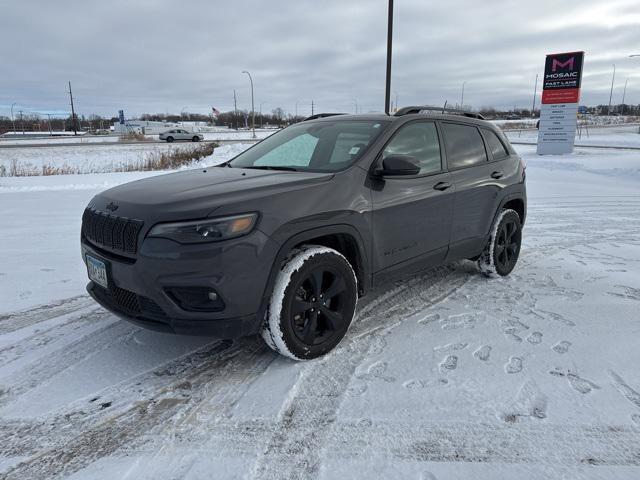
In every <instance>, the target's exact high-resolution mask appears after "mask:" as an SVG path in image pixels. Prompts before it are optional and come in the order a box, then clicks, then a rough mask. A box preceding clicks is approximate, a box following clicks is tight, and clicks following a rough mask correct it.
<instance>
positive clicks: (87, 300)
mask: <svg viewBox="0 0 640 480" xmlns="http://www.w3.org/2000/svg"><path fill="white" fill-rule="evenodd" d="M94 305H95V302H94V301H93V300H92V299H91V297H89V296H88V295H80V296H77V297H71V298H67V299H64V300H60V301H59V302H57V303H52V304H48V305H40V306H38V307H35V308H32V309H30V310H25V311H22V312H15V313H7V314H2V315H0V335H4V334H6V333H10V332H14V331H16V330H19V329H21V328H25V327H28V326H31V325H35V324H37V323H41V322H45V321H47V320H51V319H54V318H57V317H62V316H63V315H67V314H69V313H73V312H76V311H78V310H81V309H83V308H87V307H91V306H94Z"/></svg>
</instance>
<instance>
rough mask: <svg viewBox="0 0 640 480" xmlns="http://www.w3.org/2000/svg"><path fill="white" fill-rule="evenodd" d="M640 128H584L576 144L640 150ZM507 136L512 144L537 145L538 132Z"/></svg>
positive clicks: (520, 132)
mask: <svg viewBox="0 0 640 480" xmlns="http://www.w3.org/2000/svg"><path fill="white" fill-rule="evenodd" d="M639 132H640V126H639V125H620V126H608V127H588V129H587V128H584V127H583V128H582V131H581V132H579V133H578V132H577V133H576V138H575V144H576V145H583V146H592V145H593V146H612V147H620V148H626V147H632V148H640V133H639ZM505 134H506V135H507V137H508V138H509V140H511V141H512V142H525V143H536V142H537V141H538V130H521V131H519V130H511V131H505Z"/></svg>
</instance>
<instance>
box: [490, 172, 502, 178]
mask: <svg viewBox="0 0 640 480" xmlns="http://www.w3.org/2000/svg"><path fill="white" fill-rule="evenodd" d="M503 175H504V174H503V173H502V172H493V173H492V174H491V178H502V176H503Z"/></svg>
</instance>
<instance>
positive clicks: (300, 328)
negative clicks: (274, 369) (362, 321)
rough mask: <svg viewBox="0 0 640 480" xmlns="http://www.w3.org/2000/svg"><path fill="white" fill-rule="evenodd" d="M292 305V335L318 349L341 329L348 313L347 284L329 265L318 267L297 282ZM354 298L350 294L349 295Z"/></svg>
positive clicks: (349, 319)
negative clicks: (317, 346)
mask: <svg viewBox="0 0 640 480" xmlns="http://www.w3.org/2000/svg"><path fill="white" fill-rule="evenodd" d="M295 292H296V293H295V296H294V298H293V300H292V303H291V308H290V311H289V313H290V315H291V322H292V327H293V331H294V333H295V335H296V337H297V338H298V340H300V341H301V342H303V343H304V344H305V345H308V346H314V345H320V344H322V343H324V342H326V341H328V340H330V339H331V337H332V336H333V335H335V334H336V332H340V331H342V330H343V329H344V323H345V317H346V316H347V315H349V316H348V318H347V321H348V322H350V321H351V316H350V314H349V312H348V311H347V307H348V306H349V303H350V302H348V301H347V298H346V297H347V293H348V292H347V284H346V282H345V279H344V277H343V276H342V275H341V274H340V273H339V272H338V271H336V270H335V269H333V268H331V266H328V265H319V266H317V267H316V268H314V269H313V270H311V271H310V272H308V274H307V275H305V277H304V278H302V279H301V280H300V281H299V282H298V286H297V288H296V290H295ZM350 295H351V296H352V295H353V294H352V293H351V294H350Z"/></svg>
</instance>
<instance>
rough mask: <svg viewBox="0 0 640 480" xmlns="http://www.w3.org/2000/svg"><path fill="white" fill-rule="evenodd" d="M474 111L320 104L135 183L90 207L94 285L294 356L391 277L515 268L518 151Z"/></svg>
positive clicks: (318, 351) (110, 300) (115, 304)
mask: <svg viewBox="0 0 640 480" xmlns="http://www.w3.org/2000/svg"><path fill="white" fill-rule="evenodd" d="M478 117H479V115H474V114H468V113H462V112H459V113H455V114H437V115H434V114H431V113H430V111H429V110H428V109H426V107H407V108H404V109H401V110H400V111H398V112H397V113H396V114H395V115H393V116H387V115H383V114H375V115H335V114H324V115H316V116H314V117H310V118H309V119H307V120H306V121H304V122H301V123H298V124H295V125H292V126H290V127H288V128H285V129H284V130H282V131H280V132H278V133H276V134H274V135H272V136H270V137H268V138H267V139H265V140H263V141H261V142H259V143H257V144H256V145H254V146H253V147H252V148H250V149H248V150H246V151H245V152H243V153H241V154H240V155H238V156H237V157H235V158H234V159H233V160H230V161H228V162H226V163H224V164H222V165H219V166H216V167H208V168H205V169H197V170H189V171H183V172H178V173H172V174H168V175H160V176H156V177H151V178H147V179H144V180H139V181H136V182H131V183H128V184H125V185H121V186H119V187H115V188H112V189H110V190H107V191H105V192H103V193H101V194H99V195H97V196H96V197H94V198H93V199H92V200H91V202H90V204H89V205H88V207H87V208H86V210H85V212H84V215H83V219H82V257H83V259H84V261H85V263H86V265H87V269H88V272H89V278H90V280H91V281H90V282H89V284H88V286H87V290H88V291H89V293H90V294H91V296H92V297H93V298H94V299H95V300H96V301H97V302H98V303H100V304H101V305H102V306H104V307H105V308H107V309H108V310H110V311H112V312H114V313H115V314H117V315H119V316H121V317H122V318H124V319H126V320H129V321H131V322H133V323H136V324H138V325H142V326H144V327H148V328H153V329H157V330H163V331H167V332H173V333H180V334H198V335H211V336H216V337H219V338H235V337H239V336H244V335H251V334H255V333H261V334H262V337H263V338H264V339H265V341H266V342H267V343H268V344H269V346H271V347H272V348H273V349H275V350H276V351H278V352H280V353H282V354H284V355H287V356H289V357H292V358H294V359H310V358H315V357H318V356H319V355H322V354H324V353H326V352H328V351H329V350H331V349H332V348H333V347H335V346H336V345H337V344H338V343H339V342H340V340H341V339H342V338H343V336H344V335H345V333H346V332H347V329H348V328H349V324H350V323H351V321H352V319H353V316H354V313H355V309H356V301H357V298H358V297H359V296H362V295H364V294H365V293H366V292H367V290H369V289H370V288H371V287H372V286H373V285H375V284H376V283H378V282H381V281H382V279H383V278H385V277H387V278H388V277H389V276H396V275H408V274H411V273H412V272H416V271H419V270H424V269H427V268H431V267H434V266H436V265H439V264H443V263H446V262H453V261H456V260H461V259H471V260H473V261H476V262H478V264H479V268H480V270H481V271H482V272H484V273H486V274H488V275H507V274H509V273H510V272H511V270H512V269H513V268H514V266H515V264H516V261H517V259H518V255H519V252H520V243H521V232H522V225H523V223H524V220H525V214H526V191H525V166H524V163H523V162H522V161H521V160H520V158H519V157H518V155H517V154H516V153H515V151H514V150H513V148H512V147H511V145H510V144H509V142H508V141H507V139H506V138H505V137H504V135H503V134H502V133H501V132H500V131H499V130H498V129H497V128H496V127H495V126H493V125H492V124H491V123H488V122H486V121H483V120H482V119H481V117H480V118H478Z"/></svg>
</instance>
